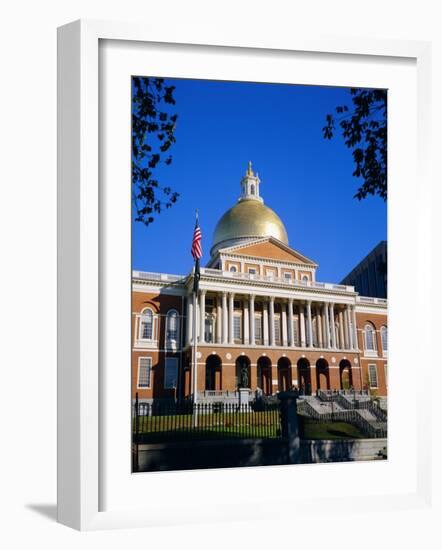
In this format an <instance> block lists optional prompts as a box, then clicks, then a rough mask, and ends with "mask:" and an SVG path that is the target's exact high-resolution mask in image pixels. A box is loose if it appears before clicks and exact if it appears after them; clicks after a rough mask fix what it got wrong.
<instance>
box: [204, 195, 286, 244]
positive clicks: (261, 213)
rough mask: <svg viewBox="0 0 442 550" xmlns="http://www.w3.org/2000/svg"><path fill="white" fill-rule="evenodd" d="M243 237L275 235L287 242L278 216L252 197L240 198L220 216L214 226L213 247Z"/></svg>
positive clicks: (284, 230)
mask: <svg viewBox="0 0 442 550" xmlns="http://www.w3.org/2000/svg"><path fill="white" fill-rule="evenodd" d="M244 237H275V238H276V239H279V240H280V241H282V242H283V243H284V244H288V237H287V231H286V229H285V227H284V224H283V223H282V221H281V219H280V218H279V216H278V215H277V214H276V213H275V212H274V211H273V210H272V209H271V208H269V207H268V206H266V205H265V204H263V203H262V202H261V201H258V200H255V199H253V198H250V199H241V200H240V201H239V202H238V203H237V204H235V206H233V207H232V208H230V210H227V212H226V213H225V214H224V215H223V216H222V218H221V219H220V220H219V222H218V224H217V226H216V228H215V233H214V236H213V249H215V247H216V248H220V247H219V246H217V245H219V244H220V243H222V242H225V241H232V240H236V239H238V240H239V239H243V238H244ZM232 244H234V243H232ZM226 245H227V243H226Z"/></svg>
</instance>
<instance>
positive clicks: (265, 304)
mask: <svg viewBox="0 0 442 550" xmlns="http://www.w3.org/2000/svg"><path fill="white" fill-rule="evenodd" d="M268 308H269V304H268V302H267V301H266V300H263V302H262V330H263V342H264V345H265V346H268V345H269V309H268Z"/></svg>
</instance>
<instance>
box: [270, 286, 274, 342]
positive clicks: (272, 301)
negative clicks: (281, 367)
mask: <svg viewBox="0 0 442 550" xmlns="http://www.w3.org/2000/svg"><path fill="white" fill-rule="evenodd" d="M269 345H270V346H274V345H275V298H274V297H273V296H270V299H269Z"/></svg>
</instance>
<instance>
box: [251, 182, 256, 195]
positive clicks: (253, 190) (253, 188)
mask: <svg viewBox="0 0 442 550" xmlns="http://www.w3.org/2000/svg"><path fill="white" fill-rule="evenodd" d="M250 194H251V195H254V194H255V186H254V185H253V183H252V185H251V186H250Z"/></svg>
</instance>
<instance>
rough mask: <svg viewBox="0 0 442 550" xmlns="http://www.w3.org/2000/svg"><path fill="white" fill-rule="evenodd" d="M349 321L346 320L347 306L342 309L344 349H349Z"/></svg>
mask: <svg viewBox="0 0 442 550" xmlns="http://www.w3.org/2000/svg"><path fill="white" fill-rule="evenodd" d="M349 327H350V323H349V320H348V306H345V309H344V343H345V349H350V330H349Z"/></svg>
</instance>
